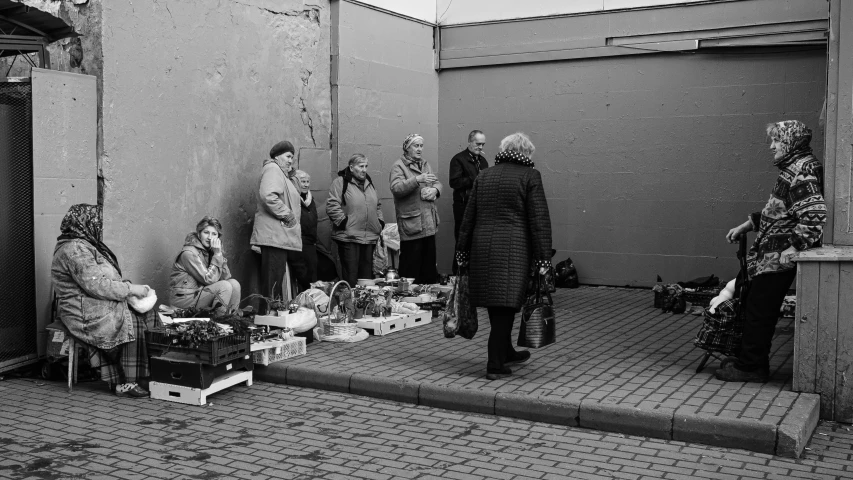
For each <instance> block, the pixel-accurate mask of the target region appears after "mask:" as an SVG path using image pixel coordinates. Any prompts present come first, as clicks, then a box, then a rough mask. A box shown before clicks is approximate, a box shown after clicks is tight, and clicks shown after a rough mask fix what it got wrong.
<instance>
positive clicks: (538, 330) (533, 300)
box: [518, 275, 557, 348]
mask: <svg viewBox="0 0 853 480" xmlns="http://www.w3.org/2000/svg"><path fill="white" fill-rule="evenodd" d="M541 282H542V275H537V281H536V283H537V286H536V289H535V292H534V293H533V294H532V295H530V296H528V297H527V303H526V304H525V305H524V307H522V309H521V327H520V328H519V331H518V346H519V347H528V348H540V347H544V346H546V345H551V344H552V343H555V342H556V341H557V322H556V319H555V317H554V301H553V300H552V299H551V294H550V293H549V292H548V291H547V290H546V291H545V292H543V291H542V290H543V289H542V288H541ZM543 294H544V297H543ZM546 299H547V301H546Z"/></svg>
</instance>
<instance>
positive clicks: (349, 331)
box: [323, 280, 358, 337]
mask: <svg viewBox="0 0 853 480" xmlns="http://www.w3.org/2000/svg"><path fill="white" fill-rule="evenodd" d="M343 287H346V288H348V289H349V288H350V285H349V283H347V282H346V281H344V280H341V281H340V282H338V283H336V284H335V285H334V286H333V287H332V290H331V291H330V292H329V315H325V316H324V317H323V318H324V321H323V335H327V336H328V335H341V336H346V337H348V336H352V335H355V334H356V333H358V322H353V321H352V316H353V314H354V313H355V312H351V311H347V309H346V306H345V305H340V304H339V301H338V296H337V295H336V293H337V292H338V290H339V289H340V288H343ZM351 292H352V289H350V293H351ZM335 307H338V309H339V310H341V311H343V312H344V313H345V314H346V316H345V320H343V321H339V320H338V319H337V318H335V317H334V316H333V315H331V313H332V312H333V311H334V309H335Z"/></svg>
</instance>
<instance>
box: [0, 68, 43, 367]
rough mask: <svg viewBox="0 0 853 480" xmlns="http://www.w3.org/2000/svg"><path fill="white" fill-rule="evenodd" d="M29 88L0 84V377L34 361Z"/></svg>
mask: <svg viewBox="0 0 853 480" xmlns="http://www.w3.org/2000/svg"><path fill="white" fill-rule="evenodd" d="M32 135H33V134H32V86H31V85H30V84H29V83H19V82H0V272H2V273H0V372H2V371H4V370H9V369H11V368H14V367H15V366H18V365H20V364H22V363H25V362H27V360H29V359H32V358H34V357H35V356H37V355H38V346H37V343H36V342H37V339H36V304H35V268H34V265H35V253H34V244H33V141H32Z"/></svg>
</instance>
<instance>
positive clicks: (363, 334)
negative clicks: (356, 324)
mask: <svg viewBox="0 0 853 480" xmlns="http://www.w3.org/2000/svg"><path fill="white" fill-rule="evenodd" d="M369 336H370V334H369V333H367V330H365V329H363V328H359V329H357V330H356V332H355V335H324V334H323V328H322V327H317V328H315V329H314V340H317V341H318V342H340V343H352V342H360V341H362V340H367V337H369Z"/></svg>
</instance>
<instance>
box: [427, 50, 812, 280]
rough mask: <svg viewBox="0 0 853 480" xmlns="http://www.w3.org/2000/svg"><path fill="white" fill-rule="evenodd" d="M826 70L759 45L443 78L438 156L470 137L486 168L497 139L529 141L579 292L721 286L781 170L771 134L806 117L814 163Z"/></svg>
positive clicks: (807, 55) (558, 244)
mask: <svg viewBox="0 0 853 480" xmlns="http://www.w3.org/2000/svg"><path fill="white" fill-rule="evenodd" d="M825 62H826V61H825V51H824V49H822V48H817V49H813V50H802V49H791V50H788V51H779V50H778V49H776V50H771V49H764V50H751V51H749V50H729V51H726V52H719V53H699V54H688V55H684V54H657V55H637V56H628V57H610V58H592V59H583V60H575V61H564V62H548V63H534V64H516V65H505V66H493V67H481V68H468V69H451V70H443V71H442V72H441V82H440V84H439V85H440V91H439V120H440V122H439V125H440V126H439V129H440V130H439V140H440V142H439V157H440V158H442V159H449V158H450V157H451V156H452V155H453V154H454V153H456V152H457V151H459V150H461V149H462V148H464V145H465V140H466V139H465V135H466V134H467V132H468V131H470V130H472V129H474V128H477V129H481V130H483V131H484V132H485V133H486V137H487V145H486V151H485V154H486V156H487V158H488V159H489V161H490V163H492V162H493V159H494V156H495V154H496V153H497V147H498V144H499V142H500V140H501V139H502V138H503V137H504V136H505V135H508V134H510V133H513V132H515V131H524V132H526V133H528V134H529V135H530V136H531V139H532V140H533V142H534V144H535V145H536V147H537V149H536V154H535V157H534V161H535V162H536V164H537V168H539V169H540V170H541V171H542V172H543V178H544V180H545V188H546V191H547V194H548V201H549V206H550V208H551V219H552V225H553V238H554V248H556V249H557V250H558V254H557V259H558V260H561V259H564V258H565V257H567V256H570V257H571V258H572V259H573V260H574V261H575V264H576V265H577V267H578V271H579V274H580V280H581V282H582V283H589V284H603V285H636V286H647V285H650V284H653V283H654V282H655V278H656V275H658V274H659V275H661V276H662V277H663V279H664V280H666V281H678V280H686V279H689V278H695V277H697V276H700V275H709V274H711V273H715V274H717V275H718V276H721V277H724V278H725V277H728V276H733V275H734V274H736V272H737V269H738V267H737V260H736V259H735V256H734V254H735V250H736V247H734V246H731V245H728V244H727V243H725V241H724V240H723V239H724V235H725V233H726V232H727V231H728V229H729V228H731V227H733V226H735V225H736V224H739V223H742V222H743V221H744V220H745V219H746V216H747V214H748V213H749V212H752V211H757V210H759V209H760V208H761V207H762V206H763V204H764V202H765V201H766V199H767V197H768V195H769V193H770V190H771V189H772V187H773V184H774V182H775V176H776V174H777V172H778V170H776V168H775V167H773V165H772V163H771V162H772V155H771V154H770V153H769V150H768V142H767V141H766V138H765V134H764V127H765V124H766V123H768V122H771V121H778V120H783V119H792V118H794V119H799V120H802V121H804V122H805V123H806V124H808V125H810V126H811V127H812V128H813V129H814V131H815V138H814V140H813V142H812V145H813V147H814V148H815V151H816V153H817V155H818V157H821V153H822V152H821V150H822V145H823V132H822V130H821V128H820V126H819V125H818V116H819V114H820V111H821V107H822V105H823V96H824V91H825V88H824V83H825V72H826V68H825V66H826V65H825ZM447 218H449V216H448V217H447ZM439 235H440V237H441V239H440V244H442V245H447V244H448V238H450V239H452V232H450V230H449V229H445V230H444V231H443V232H440V234H439ZM444 248H446V247H444Z"/></svg>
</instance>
